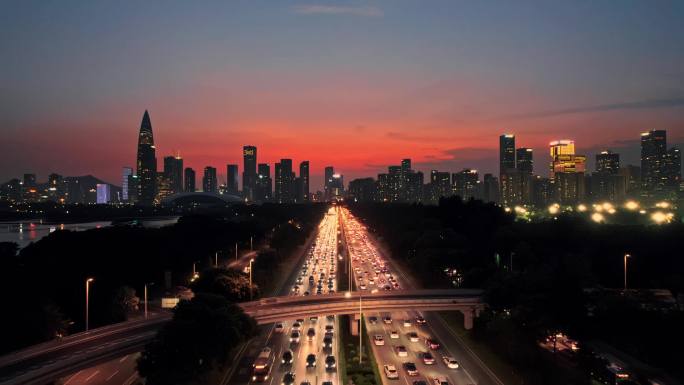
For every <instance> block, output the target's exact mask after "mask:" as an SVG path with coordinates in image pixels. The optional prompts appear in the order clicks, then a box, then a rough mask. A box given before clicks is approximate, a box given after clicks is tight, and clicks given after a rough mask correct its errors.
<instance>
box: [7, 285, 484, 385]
mask: <svg viewBox="0 0 684 385" xmlns="http://www.w3.org/2000/svg"><path fill="white" fill-rule="evenodd" d="M481 294H482V291H481V290H466V289H455V290H401V291H381V292H378V293H364V292H353V293H336V294H332V295H313V296H306V297H299V296H297V297H293V296H284V297H272V298H263V299H261V300H258V301H252V302H244V303H241V304H240V306H241V307H242V308H243V310H244V311H245V313H246V314H248V315H250V316H252V317H254V318H255V319H256V321H257V323H259V324H268V323H272V322H276V321H280V320H283V319H291V318H303V317H306V316H311V315H321V316H322V315H328V314H358V313H359V308H361V309H362V311H363V312H385V311H387V312H390V311H393V310H394V311H396V310H405V309H414V310H424V311H432V310H458V311H461V312H462V313H463V315H464V326H465V327H466V328H467V329H469V328H471V327H472V324H473V318H474V317H475V316H477V315H478V314H479V312H480V310H481V309H482V308H483V307H484V303H483V302H482V299H481ZM170 319H171V314H170V313H162V314H157V315H155V316H153V317H150V318H149V319H140V320H135V321H128V322H122V323H120V324H115V325H110V326H106V327H103V328H98V329H93V330H91V331H89V332H84V333H78V334H74V335H72V336H68V337H65V338H63V339H60V340H53V341H49V342H46V343H43V344H39V345H35V346H32V347H29V348H26V349H24V350H20V351H17V352H13V353H10V354H8V355H6V356H2V357H0V384H2V385H6V384H7V385H8V384H32V385H44V384H47V383H49V382H51V381H54V380H57V379H58V378H61V377H64V376H66V375H68V374H70V373H73V372H76V371H78V370H81V369H84V368H87V367H90V366H93V365H96V364H98V363H102V362H106V361H109V360H112V359H114V358H117V357H120V356H122V355H125V354H129V353H132V352H136V351H140V350H142V348H143V347H144V346H145V344H146V343H147V342H149V341H151V340H152V339H153V338H154V336H155V335H156V332H157V330H158V329H159V328H161V327H162V325H164V323H166V322H167V321H168V320H170Z"/></svg>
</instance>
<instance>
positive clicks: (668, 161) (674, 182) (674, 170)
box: [663, 147, 682, 191]
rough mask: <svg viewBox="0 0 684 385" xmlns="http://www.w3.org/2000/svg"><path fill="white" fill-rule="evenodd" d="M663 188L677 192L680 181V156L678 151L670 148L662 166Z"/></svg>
mask: <svg viewBox="0 0 684 385" xmlns="http://www.w3.org/2000/svg"><path fill="white" fill-rule="evenodd" d="M663 174H664V177H665V178H664V179H665V187H666V188H668V189H669V190H673V191H678V190H679V185H680V183H681V181H682V154H681V153H680V152H679V149H678V148H676V147H672V148H670V149H669V150H667V154H666V155H665V164H664V173H663Z"/></svg>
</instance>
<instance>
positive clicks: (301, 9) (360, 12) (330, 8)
mask: <svg viewBox="0 0 684 385" xmlns="http://www.w3.org/2000/svg"><path fill="white" fill-rule="evenodd" d="M293 10H294V13H296V14H300V15H348V16H361V17H381V16H382V11H381V10H380V9H379V8H377V7H373V6H353V5H321V4H309V5H297V6H295V7H294V8H293Z"/></svg>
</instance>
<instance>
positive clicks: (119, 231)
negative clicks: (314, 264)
mask: <svg viewBox="0 0 684 385" xmlns="http://www.w3.org/2000/svg"><path fill="white" fill-rule="evenodd" d="M325 209H326V207H325V205H275V204H264V205H258V206H257V205H238V206H234V207H231V208H228V209H225V210H223V211H222V212H213V213H212V214H211V215H189V216H184V217H181V218H180V219H179V220H178V223H177V224H175V225H171V226H165V227H162V228H157V229H154V228H143V227H139V226H112V227H105V228H101V229H94V230H89V231H82V232H72V231H55V232H54V233H51V234H50V235H48V236H46V237H45V238H43V239H41V240H39V241H38V242H35V243H32V244H30V245H28V246H26V247H25V248H23V249H21V250H20V251H19V252H18V253H17V249H16V245H15V244H0V253H2V255H0V266H1V268H0V271H2V272H3V280H2V284H1V285H2V289H3V293H5V298H6V301H5V308H6V310H7V312H6V314H8V315H9V316H6V317H2V318H3V324H4V325H2V328H1V330H2V334H3V335H2V336H1V337H0V338H2V340H3V344H2V351H3V352H7V351H11V350H15V349H18V348H21V347H24V346H27V345H30V344H33V343H37V342H41V341H45V340H48V339H51V338H54V337H55V336H56V335H60V334H61V335H64V334H69V333H74V332H77V331H81V330H83V327H84V317H85V310H84V308H85V305H84V304H85V280H86V278H87V277H94V279H95V281H94V282H93V283H92V284H91V291H90V327H91V328H92V327H97V326H102V325H105V324H109V323H112V322H118V321H122V320H125V319H126V315H127V313H128V312H129V311H130V310H131V309H132V308H133V307H134V306H135V305H136V303H135V302H136V300H137V299H136V298H135V297H136V296H137V297H142V291H143V286H144V284H145V283H152V282H153V283H154V284H155V285H154V286H153V289H155V290H156V292H157V293H159V294H161V291H162V290H163V288H164V286H165V281H166V279H165V277H166V272H170V275H171V281H172V282H171V284H172V286H176V285H182V286H188V284H189V278H190V277H191V275H192V265H193V262H196V267H197V270H198V271H202V270H204V269H206V268H209V267H211V266H212V265H213V263H214V256H215V253H216V252H218V253H219V262H221V261H227V260H232V259H233V258H234V254H235V244H236V242H237V243H238V244H239V247H240V249H241V250H243V251H244V250H245V249H249V245H250V237H253V241H254V245H255V247H256V245H259V244H266V245H270V246H271V247H275V248H277V249H276V255H278V253H277V250H278V249H281V248H282V249H283V250H292V249H293V248H294V247H296V245H297V244H299V243H301V242H302V241H301V239H302V238H305V237H306V234H304V232H305V231H310V229H312V228H313V226H315V225H316V223H317V222H318V221H319V220H320V218H321V217H322V215H323V213H324V211H325ZM300 232H301V233H302V234H298V233H300ZM293 233H294V234H295V235H293Z"/></svg>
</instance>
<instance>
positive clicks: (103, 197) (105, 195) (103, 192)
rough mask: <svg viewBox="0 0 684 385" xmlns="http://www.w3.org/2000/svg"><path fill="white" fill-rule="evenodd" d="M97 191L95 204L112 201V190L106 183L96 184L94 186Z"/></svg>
mask: <svg viewBox="0 0 684 385" xmlns="http://www.w3.org/2000/svg"><path fill="white" fill-rule="evenodd" d="M95 188H96V190H97V198H96V203H97V204H107V203H109V202H111V201H112V189H111V186H110V185H109V184H107V183H98V184H97V185H96V187H95Z"/></svg>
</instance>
